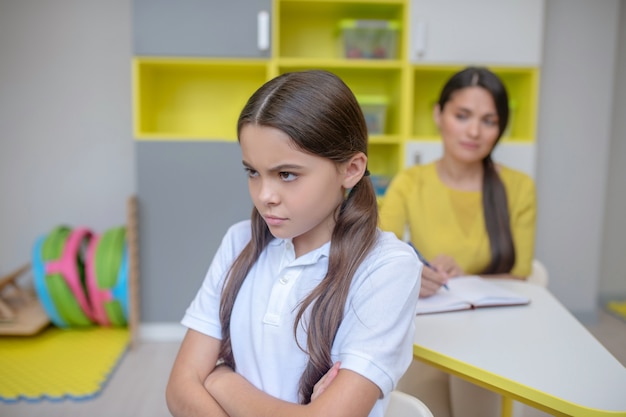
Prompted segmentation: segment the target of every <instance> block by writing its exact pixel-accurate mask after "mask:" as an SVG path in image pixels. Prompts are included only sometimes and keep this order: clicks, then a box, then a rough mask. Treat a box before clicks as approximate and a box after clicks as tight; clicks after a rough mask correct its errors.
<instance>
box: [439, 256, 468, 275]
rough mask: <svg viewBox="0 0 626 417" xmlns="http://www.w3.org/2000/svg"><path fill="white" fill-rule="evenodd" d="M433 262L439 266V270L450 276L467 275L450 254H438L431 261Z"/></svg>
mask: <svg viewBox="0 0 626 417" xmlns="http://www.w3.org/2000/svg"><path fill="white" fill-rule="evenodd" d="M431 264H432V265H433V266H434V267H435V268H437V271H439V272H441V273H443V274H445V275H446V276H447V277H448V278H452V277H458V276H461V275H465V272H464V271H463V269H461V267H460V266H459V265H458V264H457V263H456V261H455V260H454V259H453V258H452V257H451V256H448V255H437V256H436V257H435V258H434V259H433V260H432V261H431Z"/></svg>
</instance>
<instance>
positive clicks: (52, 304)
mask: <svg viewBox="0 0 626 417" xmlns="http://www.w3.org/2000/svg"><path fill="white" fill-rule="evenodd" d="M32 263H33V273H34V286H35V290H36V293H37V295H38V297H39V300H40V302H41V304H42V306H43V308H44V310H45V311H46V314H48V316H49V317H50V320H51V321H52V323H53V324H55V325H56V326H58V327H81V326H91V325H93V324H99V325H103V326H111V325H112V326H125V325H126V324H127V323H128V285H129V279H128V269H129V265H128V248H127V245H126V228H125V227H116V228H112V229H110V230H107V231H105V232H104V233H103V234H102V235H101V236H98V235H96V234H95V233H94V232H92V231H91V230H89V229H87V228H84V227H80V228H76V229H74V230H72V229H70V228H69V227H67V226H58V227H56V228H54V229H53V230H52V231H51V232H50V233H49V234H48V235H47V236H42V237H40V238H39V239H37V242H36V243H35V246H34V248H33V262H32Z"/></svg>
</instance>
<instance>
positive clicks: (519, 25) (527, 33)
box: [409, 0, 545, 66]
mask: <svg viewBox="0 0 626 417" xmlns="http://www.w3.org/2000/svg"><path fill="white" fill-rule="evenodd" d="M544 9H545V4H544V0H471V1H469V0H412V2H411V37H410V41H409V48H410V49H409V57H410V59H411V61H413V62H416V63H417V62H425V63H441V64H470V63H476V64H483V65H519V66H539V65H540V63H541V53H542V48H541V47H542V41H543V25H544Z"/></svg>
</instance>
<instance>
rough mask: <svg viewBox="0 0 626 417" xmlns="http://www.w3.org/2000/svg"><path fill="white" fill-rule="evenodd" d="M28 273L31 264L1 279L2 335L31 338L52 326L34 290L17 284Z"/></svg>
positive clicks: (0, 316)
mask: <svg viewBox="0 0 626 417" xmlns="http://www.w3.org/2000/svg"><path fill="white" fill-rule="evenodd" d="M28 271H30V264H26V265H24V266H22V267H21V268H19V269H18V270H16V271H14V272H12V273H10V274H9V275H7V276H5V277H2V278H0V335H6V336H30V335H34V334H36V333H39V332H40V331H41V330H43V329H44V328H45V327H46V326H48V325H49V324H50V319H49V318H48V315H47V314H46V312H45V311H44V309H43V307H42V306H41V303H40V302H39V300H38V299H37V296H36V294H35V292H34V290H33V289H32V288H22V287H20V286H19V285H18V284H17V279H18V278H19V277H20V276H22V275H23V274H25V273H26V272H28Z"/></svg>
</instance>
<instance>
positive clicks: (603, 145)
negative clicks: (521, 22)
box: [536, 0, 620, 320]
mask: <svg viewBox="0 0 626 417" xmlns="http://www.w3.org/2000/svg"><path fill="white" fill-rule="evenodd" d="M619 6H620V2H619V0H610V1H609V0H605V1H600V2H598V1H590V0H547V1H546V30H545V41H544V58H543V64H542V70H541V89H540V113H539V131H538V152H537V155H538V161H537V167H538V168H537V190H538V222H537V251H536V252H537V257H538V258H539V259H541V260H543V261H544V262H545V264H546V266H547V268H548V270H549V271H550V284H549V287H550V289H551V290H552V291H553V293H554V294H555V296H556V297H557V298H559V299H560V300H561V301H562V302H563V304H564V305H565V306H566V307H567V308H569V309H570V310H571V311H572V312H573V313H574V314H576V315H577V316H578V317H579V318H581V319H583V320H585V319H593V317H594V315H595V311H596V303H597V297H598V282H599V277H600V269H601V255H602V254H601V247H602V243H603V236H602V231H603V226H604V221H603V217H604V213H605V206H606V201H607V200H606V195H607V190H606V187H607V174H608V167H607V163H608V159H609V150H610V139H611V118H612V115H613V81H614V72H615V62H616V61H615V52H616V48H617V33H618V19H619Z"/></svg>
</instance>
